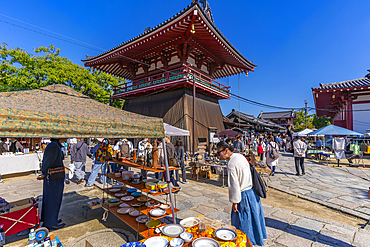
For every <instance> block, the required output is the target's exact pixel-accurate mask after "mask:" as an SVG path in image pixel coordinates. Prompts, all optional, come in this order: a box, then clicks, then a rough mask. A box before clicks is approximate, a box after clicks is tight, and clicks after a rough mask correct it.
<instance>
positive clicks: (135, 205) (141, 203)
mask: <svg viewBox="0 0 370 247" xmlns="http://www.w3.org/2000/svg"><path fill="white" fill-rule="evenodd" d="M143 205H144V203H143V202H133V203H131V207H141V206H143Z"/></svg>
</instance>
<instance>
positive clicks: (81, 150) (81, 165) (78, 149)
mask: <svg viewBox="0 0 370 247" xmlns="http://www.w3.org/2000/svg"><path fill="white" fill-rule="evenodd" d="M86 156H89V157H90V158H91V159H92V157H93V156H92V154H91V153H90V150H89V148H88V147H87V144H86V143H85V142H84V141H83V139H81V138H79V139H77V144H75V145H73V146H72V148H71V163H73V162H74V165H75V175H76V178H77V184H82V183H83V181H84V179H85V164H86Z"/></svg>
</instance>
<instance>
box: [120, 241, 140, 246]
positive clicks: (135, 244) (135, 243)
mask: <svg viewBox="0 0 370 247" xmlns="http://www.w3.org/2000/svg"><path fill="white" fill-rule="evenodd" d="M120 247H146V245H145V244H144V243H140V242H130V243H126V244H124V245H121V246H120Z"/></svg>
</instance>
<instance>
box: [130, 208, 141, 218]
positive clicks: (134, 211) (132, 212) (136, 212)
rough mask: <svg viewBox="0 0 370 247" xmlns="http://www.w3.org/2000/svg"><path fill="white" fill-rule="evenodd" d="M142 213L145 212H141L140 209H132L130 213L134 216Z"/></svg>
mask: <svg viewBox="0 0 370 247" xmlns="http://www.w3.org/2000/svg"><path fill="white" fill-rule="evenodd" d="M141 214H143V213H141V212H140V211H139V210H132V211H131V212H130V213H129V215H131V216H134V217H136V216H139V215H141Z"/></svg>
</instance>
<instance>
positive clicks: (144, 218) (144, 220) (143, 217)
mask: <svg viewBox="0 0 370 247" xmlns="http://www.w3.org/2000/svg"><path fill="white" fill-rule="evenodd" d="M148 220H149V217H148V216H146V215H141V216H139V217H137V218H136V222H138V223H141V224H146V223H147V222H148Z"/></svg>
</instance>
